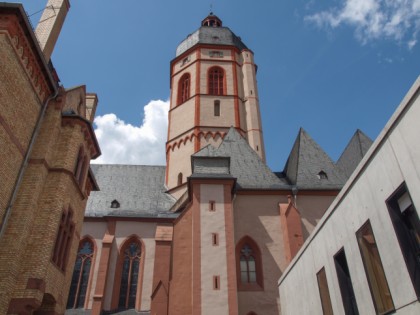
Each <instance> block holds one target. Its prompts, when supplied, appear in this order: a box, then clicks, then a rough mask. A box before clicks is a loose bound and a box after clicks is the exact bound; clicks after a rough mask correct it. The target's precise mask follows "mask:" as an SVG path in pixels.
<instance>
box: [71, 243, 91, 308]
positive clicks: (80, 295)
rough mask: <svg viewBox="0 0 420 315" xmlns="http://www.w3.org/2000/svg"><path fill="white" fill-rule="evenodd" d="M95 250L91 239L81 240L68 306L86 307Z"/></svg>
mask: <svg viewBox="0 0 420 315" xmlns="http://www.w3.org/2000/svg"><path fill="white" fill-rule="evenodd" d="M93 251H94V247H93V243H92V241H91V240H89V239H84V240H82V241H81V242H80V245H79V251H78V252H77V257H76V263H75V265H74V270H73V277H72V280H71V285H70V293H69V298H68V301H67V308H84V307H85V303H86V297H87V293H88V292H87V290H88V284H89V278H90V271H91V269H92V260H93Z"/></svg>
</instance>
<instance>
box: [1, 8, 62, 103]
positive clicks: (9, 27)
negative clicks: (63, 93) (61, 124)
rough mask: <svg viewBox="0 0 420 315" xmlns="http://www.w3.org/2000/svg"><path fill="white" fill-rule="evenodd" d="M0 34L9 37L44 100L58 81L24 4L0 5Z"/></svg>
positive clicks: (36, 89)
mask: <svg viewBox="0 0 420 315" xmlns="http://www.w3.org/2000/svg"><path fill="white" fill-rule="evenodd" d="M0 34H4V35H6V38H8V39H9V41H10V44H11V46H12V47H13V48H14V50H15V53H16V56H17V57H18V60H19V61H20V63H21V65H22V67H23V68H24V69H25V72H26V74H27V75H28V78H29V80H30V82H31V84H32V86H33V89H34V91H35V92H36V93H37V95H38V97H39V99H40V101H41V102H44V101H45V100H46V99H47V98H48V97H49V96H50V95H51V94H52V93H53V92H54V91H55V90H56V88H57V82H56V81H55V80H54V79H53V77H52V74H51V71H50V69H49V67H48V65H47V64H46V62H45V59H44V56H43V54H42V51H41V50H40V48H39V44H38V42H37V40H36V38H35V34H34V33H33V31H32V29H31V27H30V24H29V21H28V20H27V17H26V15H25V13H24V11H23V8H22V6H20V5H12V4H7V5H4V4H3V5H1V6H0Z"/></svg>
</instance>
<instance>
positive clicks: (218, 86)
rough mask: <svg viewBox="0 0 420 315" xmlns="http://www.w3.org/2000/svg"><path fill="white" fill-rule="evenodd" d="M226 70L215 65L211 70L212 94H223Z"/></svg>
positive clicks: (209, 87)
mask: <svg viewBox="0 0 420 315" xmlns="http://www.w3.org/2000/svg"><path fill="white" fill-rule="evenodd" d="M223 86H224V72H223V69H222V68H220V67H213V68H211V69H210V70H209V77H208V89H209V94H210V95H223V94H224V91H223Z"/></svg>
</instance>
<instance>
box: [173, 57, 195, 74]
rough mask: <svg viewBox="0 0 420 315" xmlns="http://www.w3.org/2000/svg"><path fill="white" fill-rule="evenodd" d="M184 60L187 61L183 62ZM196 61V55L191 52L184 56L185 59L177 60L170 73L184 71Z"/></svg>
mask: <svg viewBox="0 0 420 315" xmlns="http://www.w3.org/2000/svg"><path fill="white" fill-rule="evenodd" d="M184 59H187V60H188V61H186V62H184ZM196 60H197V53H196V52H192V53H191V54H188V55H186V56H185V57H183V58H181V59H179V60H178V61H177V62H176V63H175V64H174V65H173V66H172V73H177V72H179V71H181V70H184V69H186V68H188V67H190V66H191V65H194V64H195V61H196Z"/></svg>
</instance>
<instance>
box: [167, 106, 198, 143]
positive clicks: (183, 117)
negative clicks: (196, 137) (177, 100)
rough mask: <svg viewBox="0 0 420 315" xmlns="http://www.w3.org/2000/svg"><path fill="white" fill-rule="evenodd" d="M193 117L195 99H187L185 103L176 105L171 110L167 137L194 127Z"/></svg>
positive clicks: (171, 137)
mask: <svg viewBox="0 0 420 315" xmlns="http://www.w3.org/2000/svg"><path fill="white" fill-rule="evenodd" d="M194 118H195V99H194V98H192V99H189V100H188V101H186V102H185V103H182V104H181V105H179V106H176V107H175V108H174V109H173V110H172V111H171V121H170V124H169V139H168V140H172V139H174V138H175V137H177V136H179V135H181V134H183V133H184V132H186V131H187V130H190V129H191V128H193V127H194V123H195V122H194Z"/></svg>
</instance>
